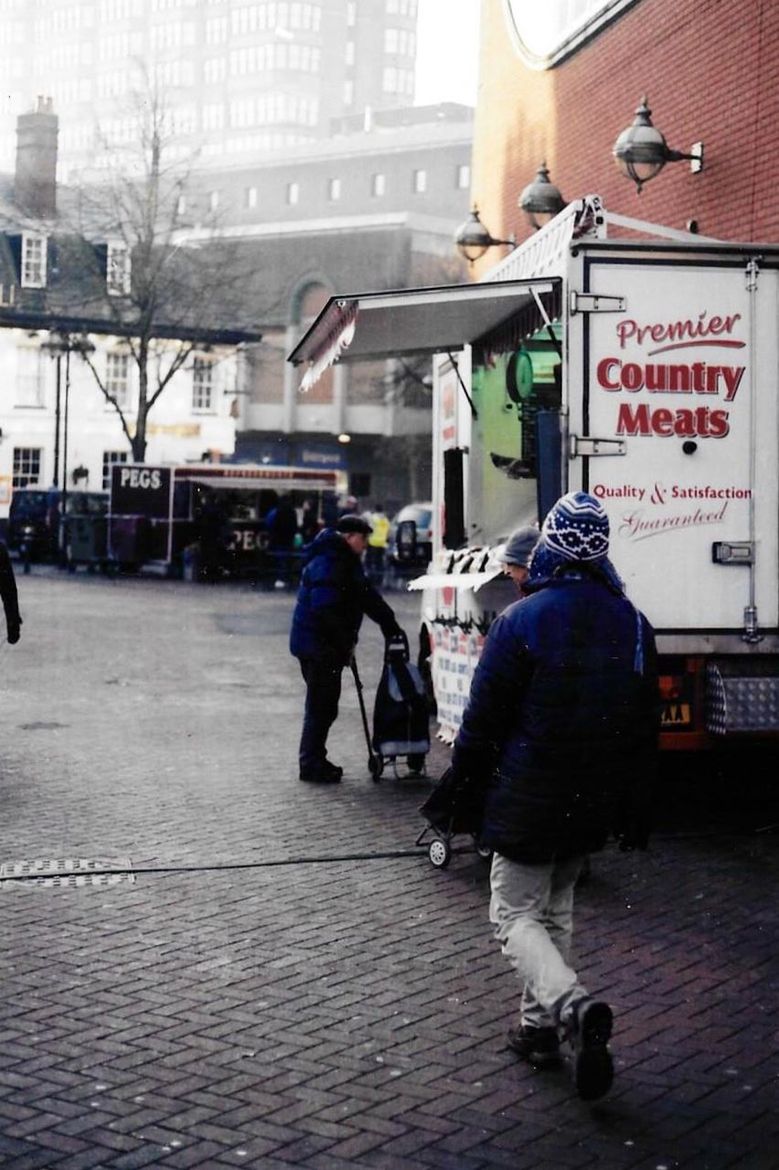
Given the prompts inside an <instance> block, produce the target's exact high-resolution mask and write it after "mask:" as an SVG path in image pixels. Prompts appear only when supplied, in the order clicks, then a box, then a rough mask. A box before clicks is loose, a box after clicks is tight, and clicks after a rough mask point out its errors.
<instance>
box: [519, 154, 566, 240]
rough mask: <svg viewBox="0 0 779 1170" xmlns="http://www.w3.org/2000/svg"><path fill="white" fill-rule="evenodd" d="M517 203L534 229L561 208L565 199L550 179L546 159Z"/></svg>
mask: <svg viewBox="0 0 779 1170" xmlns="http://www.w3.org/2000/svg"><path fill="white" fill-rule="evenodd" d="M517 203H518V204H519V206H520V207H521V208H522V210H523V211H524V213H525V215H526V216H527V218H528V219H529V220H530V223H531V224H532V225H533V227H534V228H536V230H538V228H540V227H543V225H544V224H545V223H548V222H549V220H550V219H554V217H555V216H556V215H559V213H560V212H561V211H562V210H563V208H564V207H565V200H564V199H563V197H562V195H561V194H560V189H559V187H555V185H554V183H552V182H551V181H550V178H549V169H548V167H547V165H546V161H544V162H542V163H541V166H540V167H539V168H538V170H537V171H536V177H535V179H533V182H532V183H528V185H527V187H525V189H524V190H523V191H522V193H521V194H520V196H519V199H518V200H517Z"/></svg>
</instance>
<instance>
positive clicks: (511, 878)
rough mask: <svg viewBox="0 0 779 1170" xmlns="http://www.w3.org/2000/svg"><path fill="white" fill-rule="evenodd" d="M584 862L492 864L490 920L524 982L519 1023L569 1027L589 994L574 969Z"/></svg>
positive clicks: (497, 857) (503, 859)
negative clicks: (577, 890)
mask: <svg viewBox="0 0 779 1170" xmlns="http://www.w3.org/2000/svg"><path fill="white" fill-rule="evenodd" d="M583 864H584V857H570V858H567V859H566V860H565V861H550V862H547V863H543V864H540V865H523V864H520V863H519V862H516V861H509V859H508V858H507V857H502V856H501V855H500V854H498V853H496V854H495V856H494V857H493V859H492V870H491V873H490V885H491V888H492V896H491V898H490V921H491V922H492V924H493V926H494V927H495V937H496V938H497V939H498V941H499V942H500V944H501V947H502V949H503V954H504V955H505V956H506V958H507V959H508V960H509V962H510V963H511V965H512V966H513V967H514V969H515V971H516V972H517V974H518V976H519V978H520V979H521V980H522V982H523V985H524V986H523V993H522V1003H521V1023H522V1024H527V1025H529V1026H531V1027H534V1028H550V1027H551V1028H559V1027H560V1026H561V1025H563V1026H564V1025H565V1023H566V1019H567V1016H568V1015H569V1011H570V1007H571V1005H572V1004H573V1003H574V1002H575V1000H577V999H579V998H581V996H583V995H586V994H587V992H586V991H585V989H584V987H582V985H581V984H580V983H579V980H578V978H577V975H576V972H575V971H574V970H573V968H572V967H571V966H570V956H571V936H572V934H573V893H574V886H575V885H576V879H577V877H578V876H579V872H580V870H581V868H582V865H583Z"/></svg>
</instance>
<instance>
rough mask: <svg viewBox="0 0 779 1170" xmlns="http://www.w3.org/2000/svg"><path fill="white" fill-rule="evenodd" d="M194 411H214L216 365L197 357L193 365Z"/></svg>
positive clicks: (206, 359)
mask: <svg viewBox="0 0 779 1170" xmlns="http://www.w3.org/2000/svg"><path fill="white" fill-rule="evenodd" d="M192 409H193V410H194V411H199V412H203V411H213V409H214V363H213V362H212V361H209V359H208V358H202V357H196V358H195V360H194V362H193V363H192Z"/></svg>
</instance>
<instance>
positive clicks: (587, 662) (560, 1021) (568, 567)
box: [452, 492, 658, 1100]
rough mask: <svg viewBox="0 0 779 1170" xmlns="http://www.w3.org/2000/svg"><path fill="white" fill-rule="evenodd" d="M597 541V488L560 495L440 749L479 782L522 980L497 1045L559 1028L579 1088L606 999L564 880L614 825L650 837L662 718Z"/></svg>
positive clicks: (539, 1058)
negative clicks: (450, 745)
mask: <svg viewBox="0 0 779 1170" xmlns="http://www.w3.org/2000/svg"><path fill="white" fill-rule="evenodd" d="M608 545H609V522H608V517H607V516H606V513H605V511H604V510H603V508H602V506H601V504H600V503H599V502H598V501H597V500H596V499H594V498H593V497H592V496H590V495H588V494H587V493H585V492H572V493H569V494H568V495H566V496H563V497H562V499H560V500H558V501H557V503H556V504H555V505H554V507H553V508H552V509H551V511H550V512H549V514H548V516H547V517H546V520H545V521H544V524H543V526H542V529H541V535H540V539H539V543H538V544H537V545H536V548H535V550H534V552H533V555H532V559H531V561H530V571H529V576H528V580H527V581H526V582H525V583H524V585H523V592H524V593H525V596H524V597H523V599H522V600H520V601H517V602H515V603H514V604H513V605H510V606H509V607H508V608H507V609H505V610H504V611H503V613H502V614H501V615H500V616H499V617H498V618H497V619H496V621H495V622H494V623H493V625H492V627H491V628H490V631H489V634H488V636H487V639H486V642H485V646H484V650H483V653H482V655H481V658H480V661H479V664H478V666H477V668H476V671H475V672H474V678H473V682H472V686H471V691H470V696H469V699H468V703H467V705H466V709H465V711H464V713H463V720H462V725H461V728H460V731H459V733H458V736H457V739H456V741H455V745H454V752H453V757H452V768H453V772H454V775H455V778H456V779H457V780H458V781H459V782H461V783H462V784H463V786H464V787H465V788H466V789H467V788H468V786H471V788H470V790H471V792H473V786H475V787H476V788H477V789H479V788H481V789H482V790H483V793H484V798H483V814H482V815H483V819H482V824H481V827H480V840H481V843H483V844H484V845H485V846H488V847H489V848H491V849H492V850H493V861H492V870H491V875H490V882H491V900H490V920H491V922H492V923H493V925H494V927H495V934H496V937H497V938H498V940H499V941H500V943H501V945H502V948H503V953H504V954H505V955H506V956H507V958H508V959H509V961H510V962H511V964H512V965H513V967H514V968H515V970H516V972H517V974H518V975H519V977H520V979H521V981H522V983H523V994H522V1000H521V1009H520V1019H519V1022H518V1026H516V1027H514V1028H512V1029H511V1030H510V1031H509V1036H508V1043H509V1047H510V1048H512V1049H513V1050H514V1051H515V1052H516V1053H517V1054H518V1055H519V1056H520V1057H522V1058H523V1059H526V1060H528V1061H530V1062H531V1063H532V1064H535V1065H537V1066H543V1065H545V1064H553V1063H557V1062H558V1060H559V1056H560V1042H561V1040H566V1041H568V1042H570V1044H571V1047H572V1055H573V1062H572V1063H573V1072H574V1079H575V1084H576V1088H577V1091H578V1093H579V1096H580V1097H582V1098H583V1099H585V1100H593V1099H595V1098H597V1097H600V1096H602V1095H603V1094H604V1093H605V1092H607V1090H608V1089H609V1087H610V1085H611V1082H612V1077H613V1064H612V1059H611V1054H610V1052H609V1049H608V1041H609V1039H610V1036H611V1030H612V1012H611V1009H610V1007H609V1005H608V1004H607V1003H606V1002H604V1001H603V1000H600V999H596V998H593V997H592V996H590V995H589V994H588V992H587V990H586V989H585V987H584V985H583V984H582V982H581V980H580V979H579V976H578V975H577V973H576V971H575V969H574V968H573V966H572V965H571V936H572V931H573V897H574V887H575V885H576V881H577V878H578V876H579V873H580V871H581V869H582V866H583V865H584V864H585V860H586V858H587V856H588V854H589V853H590V852H592V851H594V850H599V849H602V848H603V846H604V845H605V843H606V841H607V840H608V838H609V837H610V836H611V834H612V832H614V833H615V834H616V835H617V836H618V838H620V843H621V846H622V847H623V848H635V847H646V836H647V826H646V824H645V811H646V807H647V803H646V802H647V798H648V791H649V787H648V786H649V784H650V783H651V772H652V766H653V761H654V756H655V749H656V742H657V730H658V699H657V680H656V652H655V643H654V634H653V631H652V628H651V626H650V625H649V623H648V621H647V620H646V618H645V617H644V616H643V614H641V613H640V612H639V611H638V610H636V609H635V608H634V606H633V605H632V604H631V603H630V602H629V601H628V599H627V598H626V597H625V594H624V589H623V586H622V582H621V581H620V579H619V577H618V576H617V573H616V571H615V569H614V567H613V566H612V564H611V562H610V561H609V560H608V555H607V554H608Z"/></svg>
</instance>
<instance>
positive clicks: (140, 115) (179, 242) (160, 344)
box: [70, 85, 259, 462]
mask: <svg viewBox="0 0 779 1170" xmlns="http://www.w3.org/2000/svg"><path fill="white" fill-rule="evenodd" d="M130 124H132V125H133V126H134V128H135V134H134V135H133V143H134V145H133V147H131V148H130V149H128V150H125V151H121V150H118V149H117V148H116V146H115V145H112V144H111V142H110V140H109V139H108V137H107V136H105V135H102V136H101V137H102V138H103V141H102V143H101V146H100V150H99V154H98V158H97V160H96V161H97V162H98V163H99V164H100V169H99V172H98V175H97V176H96V177H95V179H93V180H92V181H91V182H86V181H83V180H82V182H81V184H80V186H79V188H78V190H77V192H76V208H75V217H76V221H77V224H78V227H77V231H76V233H75V238H73V237H72V238H71V245H70V246H72V247H76V248H78V249H80V251H81V253H82V257H83V258H84V261H85V264H82V265H81V270H82V272H84V270H85V267H86V268H89V267H91V268H92V270H93V271H92V274H91V275H92V279H91V281H89V280H88V279H87V280H85V289H84V295H85V298H86V299H89V298H91V299H92V305H91V308H92V309H93V311H94V313H95V314H96V315H99V316H100V317H101V318H106V317H107V319H108V321H109V323H111V324H112V325H113V326H114V330H115V333H116V335H117V336H118V337H121V338H122V339H123V340H124V344H125V345H126V347H127V352H128V354H129V355H130V357H131V359H132V362H133V363H134V365H135V367H136V368H137V373H138V387H139V395H138V404H137V412H133V414H132V415H131V414H129V413H128V411H127V409H126V408H125V407H124V406H123V405H122V403H120V402H119V401H118V399H117V397H116V395H115V394H113V393H112V392H111V389H110V385H109V384H107V379H106V377H105V373H104V372H103V371H102V370H101V369H100V368H99V365H98V363H97V362H96V361H95V360H94V355H92V354H90V353H89V352H86V353H84V354H83V356H84V360H85V362H86V363H87V365H88V366H89V368H90V369H91V371H92V374H93V375H94V378H95V381H96V383H97V385H98V386H99V387H100V389H101V391H102V393H103V395H104V396H105V398H106V401H107V402H109V403H110V404H111V405H112V406H113V408H114V409H115V410H116V412H117V414H118V415H119V418H120V420H121V424H122V428H123V430H124V433H125V435H126V436H127V440H128V442H129V443H130V447H131V450H132V453H133V458H134V459H135V460H136V461H138V462H142V461H143V460H144V457H145V454H146V433H147V422H148V417H149V413H150V412H151V410H152V409H153V407H154V405H155V403H156V402H157V401H158V400H159V398H160V396H161V395H162V394H163V393H164V391H165V389H166V388H167V387H168V386H169V385H170V382H171V379H172V378H173V377H174V375H175V374H176V372H177V371H178V370H180V369H181V368H182V367H183V366H184V365H185V364H186V363H187V362H188V360H189V359H190V356H191V355H192V353H193V351H202V350H204V349H206V348H208V347H209V345H210V343H212V342H217V343H218V341H219V338H220V336H221V335H222V334H223V333H227V334H229V335H230V336H231V337H232V338H233V339H234V338H235V335H236V334H238V333H239V332H240V331H241V330H246V331H247V333H248V334H250V335H253V339H254V340H257V339H258V337H259V334H257V333H256V329H255V328H254V323H253V322H251V321H249V320H248V319H247V305H248V304H250V303H251V298H250V296H249V295H248V292H247V287H248V286H247V283H246V282H247V280H248V276H249V272H248V269H247V267H246V265H245V264H244V266H243V269H242V267H241V263H240V253H239V250H238V247H237V245H236V244H233V243H229V242H227V241H225V240H224V239H223V238H221V237H220V236H219V233H218V230H217V229H218V226H219V225H218V224H217V222H216V217H215V215H214V213H213V209H211V208H202V207H201V206H199V205H198V204H197V202H196V204H195V206H196V208H197V210H198V212H199V215H198V222H197V231H196V232H195V231H194V230H193V229H194V227H195V223H194V222H193V219H192V208H191V206H190V208H187V203H190V204H191V203H192V201H193V198H196V197H195V189H194V184H193V180H192V162H193V160H192V159H186V158H182V157H181V156H180V155H179V154H177V152H176V148H175V133H174V126H173V122H172V118H171V115H170V113H169V111H168V110H167V109H166V107H165V103H164V102H163V101H162V99H161V98H160V95H159V93H158V92H157V91H156V90H155V89H153V88H152V87H151V86H149V85H147V86H146V89H145V92H141V93H139V94H137V95H135V97H134V101H133V111H132V114H131V123H130ZM201 202H202V200H201ZM97 241H100V242H101V243H100V246H97V247H96V242H97ZM86 307H87V306H84V305H83V304H82V308H86ZM247 339H249V338H248V337H247Z"/></svg>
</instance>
